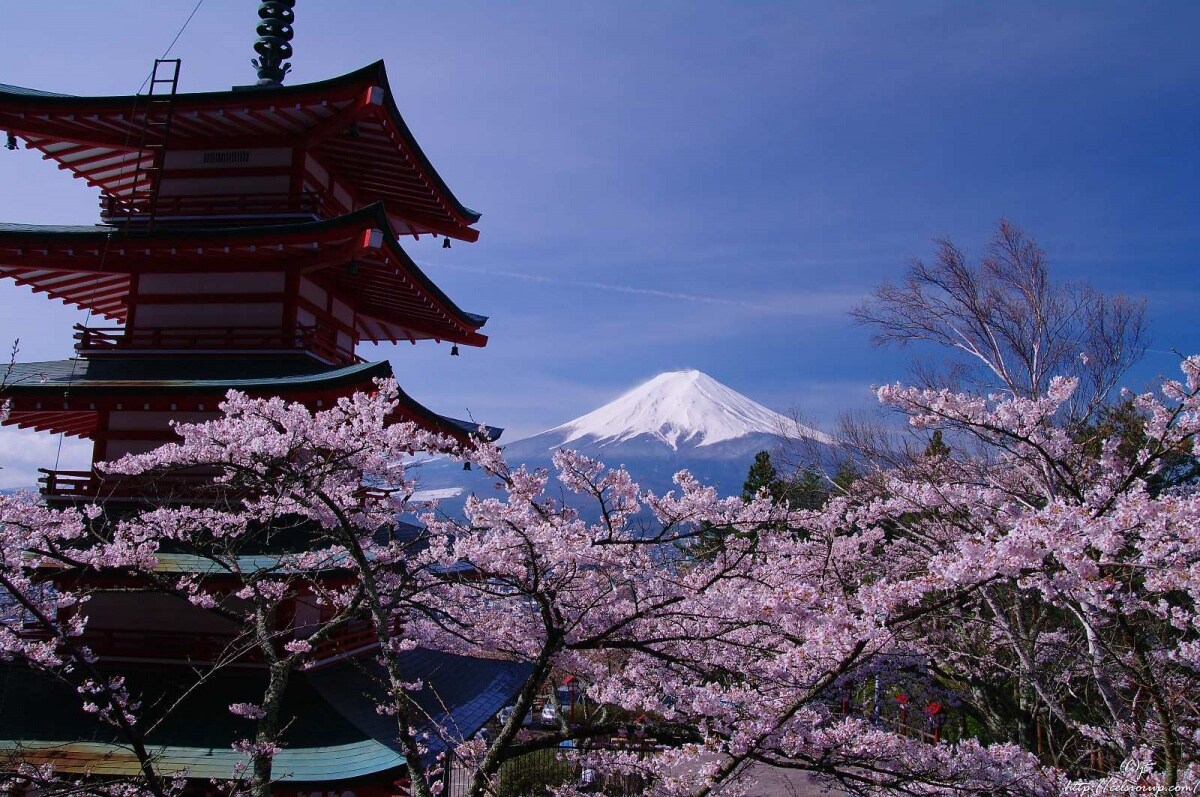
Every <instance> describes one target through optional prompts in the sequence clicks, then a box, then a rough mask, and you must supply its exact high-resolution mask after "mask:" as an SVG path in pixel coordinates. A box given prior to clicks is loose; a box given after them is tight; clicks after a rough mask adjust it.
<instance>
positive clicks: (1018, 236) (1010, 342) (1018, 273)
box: [852, 220, 1147, 423]
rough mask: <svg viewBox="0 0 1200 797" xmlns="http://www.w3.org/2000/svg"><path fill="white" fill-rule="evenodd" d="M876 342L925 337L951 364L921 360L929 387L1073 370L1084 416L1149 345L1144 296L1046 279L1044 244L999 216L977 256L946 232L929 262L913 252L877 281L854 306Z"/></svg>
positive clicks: (987, 383)
mask: <svg viewBox="0 0 1200 797" xmlns="http://www.w3.org/2000/svg"><path fill="white" fill-rule="evenodd" d="M852 316H853V317H854V318H855V320H857V321H858V322H859V323H861V324H865V325H868V326H871V327H873V328H874V330H875V334H874V337H873V341H874V343H875V344H876V345H888V344H898V345H901V346H905V345H909V344H914V343H916V344H921V343H930V344H934V345H935V346H938V347H942V348H944V349H946V350H949V351H950V352H952V353H953V355H952V357H951V360H950V362H949V367H948V368H944V369H943V368H937V367H929V366H919V365H918V366H917V367H916V368H915V369H914V370H915V374H914V375H915V376H916V378H917V379H918V381H920V382H922V383H924V384H925V385H927V386H930V387H954V388H956V389H960V390H961V389H969V390H972V391H973V392H974V391H976V390H978V391H981V392H1001V393H1007V394H1009V395H1012V396H1014V397H1022V398H1039V397H1042V396H1043V395H1045V391H1046V388H1047V386H1048V384H1049V381H1050V379H1051V378H1053V377H1055V376H1060V375H1070V376H1075V377H1078V378H1079V382H1080V384H1079V389H1078V390H1077V391H1076V394H1075V395H1076V398H1075V399H1074V401H1073V406H1072V407H1071V408H1070V416H1071V419H1072V420H1073V421H1074V422H1077V423H1083V422H1086V421H1088V420H1089V419H1090V418H1091V417H1092V416H1093V414H1094V413H1095V412H1096V410H1097V409H1098V408H1100V407H1101V406H1103V405H1104V404H1105V402H1106V401H1107V399H1108V398H1109V396H1110V394H1111V392H1112V390H1113V389H1114V388H1115V387H1116V385H1117V382H1118V380H1120V378H1121V377H1122V376H1123V375H1124V374H1125V372H1126V371H1128V369H1129V368H1130V366H1132V365H1133V364H1134V363H1135V362H1136V361H1137V360H1138V359H1139V358H1140V357H1141V356H1142V354H1143V352H1144V351H1145V347H1146V337H1147V331H1146V320H1145V302H1144V301H1139V300H1135V299H1130V298H1128V297H1125V296H1120V295H1117V296H1106V295H1105V294H1103V293H1100V292H1099V291H1096V290H1095V289H1093V288H1091V287H1090V286H1088V285H1086V284H1083V283H1065V282H1057V281H1054V280H1053V279H1051V277H1050V271H1049V267H1048V264H1047V262H1046V256H1045V253H1044V252H1043V251H1042V249H1041V248H1040V247H1038V245H1037V244H1036V243H1035V242H1034V241H1033V239H1032V238H1029V237H1027V236H1026V235H1025V233H1024V232H1023V231H1022V230H1021V228H1020V227H1017V226H1016V225H1014V224H1012V223H1011V222H1009V221H1008V220H1001V222H1000V224H999V226H998V228H997V230H996V234H995V235H994V236H993V238H992V240H991V242H990V244H989V245H988V248H987V253H986V254H985V255H984V256H983V257H982V258H980V259H979V261H978V263H977V264H972V263H970V262H969V260H968V258H967V255H966V253H965V252H964V251H963V250H962V249H960V248H959V247H957V246H956V245H954V244H953V243H952V242H951V241H949V240H945V239H942V240H939V241H938V242H937V249H936V252H935V254H934V258H933V261H932V262H930V263H926V262H924V261H921V260H914V261H913V263H912V264H911V266H910V267H909V270H908V274H907V275H906V277H905V279H904V282H902V283H901V284H899V285H895V284H892V283H884V284H883V285H880V286H879V287H878V288H877V289H876V290H875V293H874V295H873V296H872V298H871V299H869V300H867V301H866V302H864V303H863V304H862V305H860V306H859V307H857V308H856V309H855V310H853V311H852Z"/></svg>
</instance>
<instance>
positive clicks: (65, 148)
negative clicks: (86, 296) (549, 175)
mask: <svg viewBox="0 0 1200 797" xmlns="http://www.w3.org/2000/svg"><path fill="white" fill-rule="evenodd" d="M146 102H147V97H146V96H145V95H140V96H134V95H120V96H104V97H75V96H70V95H64V94H53V93H50V92H45V91H38V90H35V89H27V88H21V87H17V86H8V85H3V84H0V129H3V130H8V131H10V132H12V133H13V134H14V135H16V136H18V137H19V138H22V139H24V140H25V142H26V146H27V147H28V148H31V149H36V150H39V151H41V152H42V153H43V157H45V158H47V159H51V160H55V161H57V162H58V164H59V168H61V169H66V170H69V171H70V172H72V173H73V174H74V175H75V176H77V177H81V178H83V179H84V180H86V181H87V182H88V184H89V185H92V186H95V187H98V188H100V189H101V191H102V192H104V193H105V194H107V195H109V196H114V197H117V198H120V199H128V198H130V197H131V196H133V194H134V192H135V191H140V190H143V189H145V188H146V187H148V185H149V182H148V181H149V177H148V176H147V175H146V173H145V171H146V170H145V166H144V164H143V166H142V168H141V169H140V170H139V167H138V161H139V159H140V158H141V157H142V156H141V147H142V146H143V144H144V143H161V142H159V141H157V140H156V139H155V138H154V137H155V136H157V135H159V133H158V132H157V131H156V130H155V129H154V128H153V127H147V126H146V125H145V122H144V113H145V108H146ZM172 103H173V104H172V116H171V131H170V141H169V144H170V147H171V149H172V150H176V149H180V150H186V149H195V150H201V149H209V150H211V149H218V148H237V147H243V148H244V147H272V146H287V147H293V146H300V147H301V148H302V149H303V150H304V151H305V152H307V153H308V154H310V155H312V156H313V157H315V158H317V159H318V160H319V161H320V162H321V164H322V166H323V167H324V168H326V170H327V171H329V172H330V173H332V174H335V175H337V176H339V177H341V178H343V179H344V180H345V181H346V182H347V184H348V185H350V186H351V187H352V189H353V192H354V195H355V197H356V198H357V201H358V202H359V203H360V204H369V203H372V202H383V203H384V204H385V205H386V206H387V210H388V212H389V214H392V215H393V216H395V217H397V218H398V219H402V220H403V221H404V224H403V225H399V224H398V225H397V226H404V227H406V228H407V229H404V230H402V231H403V232H405V233H412V234H419V233H436V234H441V235H447V236H450V237H453V238H459V239H462V240H467V241H474V240H476V239H477V238H478V237H479V233H478V231H477V230H474V229H472V228H471V225H472V224H474V223H475V222H477V221H478V220H479V218H480V214H479V213H478V212H476V211H474V210H471V209H470V208H468V207H467V206H465V205H464V204H462V203H461V202H460V201H459V200H458V199H457V198H456V197H455V196H454V194H453V193H452V192H451V191H450V188H449V187H448V186H447V185H446V183H445V181H444V180H443V179H442V178H441V176H440V175H439V174H438V173H437V171H436V170H435V169H434V168H433V165H432V164H431V163H430V162H429V159H428V158H427V157H426V155H425V153H424V152H423V151H422V150H421V147H420V146H419V145H418V144H417V141H416V139H415V138H414V137H413V134H412V131H411V130H410V129H409V127H408V124H407V123H406V122H405V121H404V118H403V117H402V116H401V115H400V111H399V109H398V108H397V106H396V101H395V98H394V96H393V94H392V90H391V87H390V85H389V83H388V77H387V70H386V69H385V68H384V65H383V62H382V61H377V62H375V63H373V64H371V65H369V66H366V67H363V68H362V69H359V70H357V71H354V72H350V73H348V74H345V75H342V76H340V77H335V78H331V79H329V80H323V81H319V82H316V83H304V84H297V85H289V86H246V87H235V88H233V89H229V90H226V91H210V92H199V93H186V94H176V95H175V96H174V99H173V101H172ZM139 176H140V177H142V178H145V181H141V180H139V182H138V184H137V185H136V186H135V185H134V179H135V177H139Z"/></svg>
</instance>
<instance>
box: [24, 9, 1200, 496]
mask: <svg viewBox="0 0 1200 797" xmlns="http://www.w3.org/2000/svg"><path fill="white" fill-rule="evenodd" d="M194 4H195V3H194V0H157V2H154V3H148V2H132V1H124V2H122V1H119V0H106V2H103V3H96V2H68V3H64V4H59V5H57V6H55V13H54V14H51V12H50V11H49V10H48V8H47V7H44V6H40V5H39V4H33V3H24V4H12V5H11V7H6V8H5V9H4V23H3V31H2V33H0V44H2V45H3V46H0V82H3V83H13V84H18V85H24V86H31V87H37V88H42V89H46V90H51V91H60V92H65V93H72V94H128V93H132V92H133V91H135V90H136V89H137V88H138V86H139V84H140V83H141V82H142V79H143V78H144V76H145V74H146V72H147V70H148V68H149V66H150V64H151V62H152V61H153V59H154V57H155V56H156V55H158V54H160V53H161V52H162V50H163V49H164V48H166V46H167V45H168V44H169V43H170V41H171V39H172V37H174V35H175V33H176V31H177V30H178V29H179V26H180V25H181V24H182V23H183V21H184V19H186V17H187V15H188V14H189V13H190V12H191V10H192V8H193V6H194ZM255 8H256V5H255V4H254V3H253V2H250V0H205V2H204V3H203V5H202V6H201V8H200V10H199V12H198V13H197V14H196V16H195V18H194V19H193V20H192V22H191V24H190V26H189V27H188V28H187V30H186V31H185V33H184V34H183V36H182V37H181V38H180V39H179V41H178V43H177V44H176V45H175V48H174V50H173V52H172V55H176V56H180V57H182V58H183V72H182V82H181V90H183V91H201V90H212V89H221V88H225V87H228V86H230V85H233V84H245V83H249V82H252V80H253V72H252V69H251V67H250V66H249V63H248V61H249V59H250V57H252V55H253V52H252V49H251V46H252V43H253V40H254V25H255V22H256V18H255V13H254V9H255ZM1198 27H1200V6H1197V5H1196V4H1193V3H1166V2H1164V3H1155V4H1126V5H1115V4H1104V3H1097V2H1087V3H1036V4H1034V3H1008V4H1003V5H1002V4H994V3H987V4H985V3H933V2H925V3H907V4H900V3H752V2H736V3H735V2H725V3H715V2H660V3H634V2H621V3H615V2H614V3H603V2H602V3H591V4H586V5H584V4H573V3H572V4H566V3H549V2H547V3H515V2H513V3H508V2H506V3H494V2H463V3H423V4H422V3H396V2H316V0H300V2H299V3H298V7H297V22H296V30H297V35H296V39H295V41H294V44H295V47H296V54H295V57H294V58H293V59H292V60H293V65H294V69H293V72H292V74H291V75H290V76H289V77H288V82H289V83H297V82H306V81H310V80H319V79H323V78H327V77H331V76H334V75H338V74H342V73H344V72H347V71H350V70H351V69H354V68H357V67H359V66H362V65H364V64H366V63H369V62H371V61H374V60H376V59H379V58H382V59H384V60H386V61H387V64H388V70H389V74H390V76H391V81H392V86H393V89H394V91H395V93H396V95H397V100H398V103H399V105H400V108H401V111H402V113H403V114H404V115H405V118H406V119H407V121H408V123H409V124H410V126H411V127H412V128H413V130H414V132H415V134H416V135H417V137H418V139H419V140H420V142H421V144H422V146H423V147H424V148H425V150H426V152H427V153H428V154H429V156H430V158H431V159H432V161H433V162H434V163H435V164H436V166H437V168H438V169H439V171H440V172H441V174H442V176H443V177H444V178H445V179H446V181H447V182H448V183H449V184H450V186H451V187H452V188H453V190H454V191H455V193H456V194H457V195H458V196H459V198H460V199H462V200H463V201H464V202H465V203H466V204H468V205H470V206H472V207H474V208H476V209H477V210H480V211H482V212H483V220H482V221H481V222H480V224H479V225H478V226H479V229H480V231H481V237H480V240H479V242H478V243H476V244H474V245H466V244H456V245H455V246H454V248H453V249H450V250H443V249H441V248H439V247H437V246H436V245H435V244H433V243H432V242H423V243H421V244H420V245H416V246H410V245H409V244H406V246H407V247H408V248H409V250H410V252H411V253H412V254H413V256H414V257H415V258H417V260H418V261H419V262H421V263H422V264H423V265H425V266H426V268H427V270H428V272H429V273H430V274H431V276H433V277H434V278H435V279H436V280H437V281H438V282H439V283H440V284H441V285H442V286H443V287H444V288H445V289H446V290H447V292H448V293H449V294H450V295H451V296H452V297H454V298H455V299H456V300H457V301H458V303H459V304H460V306H462V307H464V308H466V309H468V310H472V311H475V312H480V313H484V314H487V315H490V316H491V317H492V320H491V321H490V322H489V324H488V326H487V328H486V331H487V332H489V334H490V335H491V337H492V339H491V342H490V344H489V345H488V346H487V348H485V349H482V350H476V349H466V348H465V349H463V356H462V357H457V358H453V359H451V358H450V357H449V356H448V354H449V352H448V347H445V346H437V345H434V344H426V345H421V346H416V347H409V346H405V347H401V348H397V347H390V346H389V347H380V348H379V349H377V350H373V347H368V349H367V351H365V352H363V353H364V354H365V355H366V356H368V357H372V358H375V357H381V356H388V357H390V358H391V359H392V361H393V363H394V365H395V369H396V372H397V375H398V376H399V378H400V380H401V383H402V384H403V385H404V386H405V387H406V388H407V389H409V390H410V392H411V393H412V394H413V395H414V396H415V397H416V398H418V400H420V401H422V402H424V403H426V404H427V405H429V406H431V407H432V408H434V409H436V410H438V411H441V412H445V413H448V414H457V415H460V416H462V415H465V414H467V413H468V411H469V412H470V414H471V415H473V416H474V417H475V418H476V419H478V420H482V421H486V422H488V423H493V424H497V425H502V426H507V427H508V428H509V432H508V436H509V437H510V439H515V438H516V437H519V436H522V435H525V434H529V433H533V432H535V431H537V430H539V429H541V428H545V427H548V426H552V425H555V424H557V423H560V422H562V421H564V420H567V419H568V418H571V417H573V416H575V415H578V414H581V413H582V412H585V411H587V410H589V409H592V408H594V407H595V406H597V405H599V404H600V403H602V402H604V401H606V400H608V399H610V398H612V397H614V396H615V395H616V394H618V393H619V392H621V391H622V390H624V389H625V388H628V387H630V386H631V385H633V384H635V383H637V382H639V381H641V380H643V379H646V378H649V377H650V376H652V375H654V374H656V373H658V372H660V371H663V370H667V369H673V368H680V367H695V368H699V369H701V370H704V371H706V372H708V373H709V374H710V375H712V376H713V377H715V378H716V379H718V380H720V381H722V382H725V383H726V384H729V385H730V386H732V387H734V388H735V389H737V390H739V391H741V392H743V393H745V394H747V395H749V396H750V397H752V398H754V399H756V400H758V401H760V402H762V403H764V404H766V405H768V406H770V407H772V408H774V409H778V410H781V411H786V410H788V409H789V408H793V407H795V408H798V409H799V410H800V411H801V412H802V413H803V414H804V415H805V416H806V417H808V418H809V419H810V420H813V421H816V422H817V423H818V424H822V423H824V424H828V423H830V422H832V420H833V418H834V416H835V415H836V413H837V412H838V411H839V410H840V409H842V408H845V407H847V406H857V405H861V404H863V403H864V402H866V401H868V400H869V396H868V394H867V389H868V387H869V386H870V385H871V384H873V383H879V382H883V381H888V380H891V379H895V378H898V377H900V376H901V375H902V374H903V364H904V360H905V356H904V354H903V353H902V352H900V353H898V352H895V351H888V350H885V351H879V350H874V349H872V348H871V346H870V343H869V340H868V338H869V334H868V332H867V331H866V330H864V329H861V328H858V327H855V326H854V325H853V324H851V323H850V322H849V320H848V319H847V317H846V310H847V309H848V308H849V307H851V306H852V305H853V304H855V303H856V302H857V301H858V300H859V299H860V298H861V297H863V296H864V295H865V294H866V293H867V292H868V291H869V290H870V289H871V288H872V287H873V286H874V285H875V284H876V283H878V282H879V281H881V280H883V279H888V278H898V277H899V276H900V275H901V274H902V273H903V269H904V266H905V263H906V262H907V261H908V260H909V259H910V258H912V257H917V256H926V255H928V254H929V253H930V251H931V249H932V246H931V240H932V239H934V238H936V237H939V236H949V237H951V238H953V239H954V240H955V241H957V242H958V243H960V244H961V245H963V246H965V247H966V248H967V249H968V250H972V251H976V252H977V251H979V250H980V249H981V248H982V246H983V244H984V243H985V242H986V240H987V238H988V236H989V235H990V233H991V231H992V229H993V228H994V225H995V222H996V220H997V219H999V218H1000V217H1001V216H1008V217H1010V218H1012V219H1013V220H1014V221H1016V222H1017V223H1018V224H1020V225H1022V226H1023V227H1025V229H1026V230H1027V231H1028V232H1030V233H1031V234H1032V235H1034V236H1035V237H1036V238H1037V239H1038V241H1039V242H1040V243H1041V244H1042V245H1043V246H1044V248H1045V249H1046V250H1047V251H1048V253H1049V255H1050V258H1051V260H1052V262H1053V263H1054V264H1055V269H1056V273H1057V274H1058V275H1059V276H1061V277H1064V278H1069V279H1086V280H1089V281H1091V282H1092V283H1093V284H1094V285H1095V286H1097V287H1099V288H1101V289H1104V290H1107V291H1114V292H1127V293H1131V294H1134V295H1138V296H1144V297H1145V298H1147V299H1148V300H1149V309H1150V314H1151V317H1152V320H1153V333H1154V344H1153V348H1154V350H1153V351H1151V352H1150V353H1149V354H1148V356H1147V359H1146V361H1145V363H1144V364H1143V365H1142V367H1141V368H1140V369H1139V370H1138V371H1137V372H1136V373H1135V374H1134V375H1133V376H1132V380H1131V381H1132V382H1133V383H1134V384H1135V386H1141V385H1143V384H1144V383H1145V382H1146V381H1147V380H1149V379H1151V378H1152V377H1153V376H1154V375H1155V374H1158V373H1164V372H1172V373H1173V372H1174V369H1175V364H1174V357H1173V355H1171V354H1169V351H1168V350H1170V349H1172V348H1177V349H1180V350H1183V351H1187V352H1194V351H1200V330H1198V329H1197V324H1196V314H1195V311H1194V309H1193V308H1194V307H1195V306H1196V303H1197V298H1198V295H1200V277H1198V276H1197V269H1196V265H1197V261H1198V260H1200V214H1198V213H1197V210H1198V209H1200V202H1198V200H1200V172H1198V169H1200V148H1198V147H1197V130H1200V50H1197V48H1195V46H1194V32H1195V30H1197V29H1198ZM0 188H3V190H0V219H4V220H8V221H22V222H30V223H90V222H92V221H94V220H95V219H96V216H97V206H96V192H95V190H94V189H90V188H88V187H87V186H86V185H84V184H82V183H81V182H79V181H76V180H72V179H71V178H70V177H69V175H68V174H67V173H65V172H61V171H58V170H56V169H55V168H54V167H53V165H52V164H50V163H47V162H45V161H42V160H41V159H40V158H38V157H37V156H36V155H35V154H34V153H32V152H26V151H21V152H16V153H13V152H7V151H0ZM0 290H2V291H3V293H2V294H0V295H2V297H3V307H4V312H3V314H2V316H0V341H8V340H10V339H12V338H14V337H17V336H20V338H21V339H22V349H23V358H24V359H50V358H57V357H62V356H66V355H67V354H68V352H69V346H70V342H71V339H70V327H71V324H72V323H73V322H74V321H75V320H76V319H77V317H79V314H77V313H76V312H75V311H73V310H70V309H67V308H63V307H62V306H61V305H58V304H57V303H54V302H51V301H49V300H47V299H45V298H44V297H35V296H33V295H31V294H29V293H28V291H26V290H25V289H23V288H17V287H15V286H13V285H12V284H11V283H6V284H4V285H3V286H0ZM23 440H24V439H23V438H18V437H15V436H14V434H13V433H12V432H5V433H4V434H3V436H0V457H5V458H8V459H9V460H10V462H12V461H14V458H15V459H16V461H17V465H16V466H15V467H17V468H18V469H19V468H20V467H21V465H20V462H25V461H27V460H28V461H32V460H31V458H33V457H35V456H37V457H43V458H44V456H45V453H46V452H45V451H42V450H40V449H38V448H34V447H31V445H30V444H28V443H26V442H18V441H23ZM54 444H55V443H54V441H44V442H42V443H40V445H42V446H50V448H51V451H50V454H51V456H52V455H53V445H54ZM68 448H70V447H69V446H68ZM12 467H14V466H10V470H12ZM0 481H3V479H0Z"/></svg>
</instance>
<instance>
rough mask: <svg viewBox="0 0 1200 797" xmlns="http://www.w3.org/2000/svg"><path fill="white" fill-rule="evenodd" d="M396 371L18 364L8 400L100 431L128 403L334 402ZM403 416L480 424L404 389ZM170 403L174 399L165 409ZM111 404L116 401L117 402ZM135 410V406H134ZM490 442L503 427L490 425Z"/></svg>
mask: <svg viewBox="0 0 1200 797" xmlns="http://www.w3.org/2000/svg"><path fill="white" fill-rule="evenodd" d="M391 375H392V366H391V363H389V362H388V361H386V360H383V361H380V362H374V363H368V362H363V363H355V364H353V365H344V366H334V365H327V364H325V363H321V362H318V361H316V360H313V359H312V358H309V357H303V356H292V357H288V356H244V357H204V358H199V357H194V358H187V359H181V358H176V357H119V358H117V357H113V358H97V359H74V360H54V361H50V362H33V363H16V364H14V365H13V366H12V368H11V370H10V371H9V373H8V379H7V382H6V384H5V387H4V391H5V398H8V399H10V400H11V402H12V407H11V413H10V415H9V418H8V420H7V421H5V423H6V424H10V425H16V426H18V427H21V428H33V429H37V430H39V431H55V432H63V433H65V434H70V435H78V436H81V437H91V436H92V435H94V434H95V431H96V424H97V421H98V412H99V410H100V409H101V408H102V405H103V407H105V408H112V406H115V402H116V401H117V400H118V399H123V400H125V401H132V400H141V399H151V400H154V399H157V402H153V403H152V404H151V405H150V407H151V408H153V409H156V410H157V409H162V410H167V411H176V412H186V411H195V407H191V406H189V403H188V402H189V400H191V399H196V398H209V399H210V401H209V404H208V407H209V411H212V410H215V409H216V402H218V401H219V400H220V398H221V397H223V396H224V395H225V394H226V393H227V392H229V391H230V390H240V391H242V392H245V393H248V394H250V395H256V396H275V395H278V396H282V397H284V398H286V399H292V400H304V399H309V400H311V399H314V398H317V397H324V398H325V399H326V400H328V401H330V402H332V401H333V400H335V399H336V398H337V397H338V396H341V395H347V394H348V393H349V392H351V391H353V390H356V389H357V390H371V389H373V387H372V385H373V383H372V380H373V379H377V378H386V377H390V376H391ZM397 391H398V399H399V406H398V408H397V411H396V416H397V418H396V419H397V420H402V421H403V420H411V421H414V422H415V423H417V424H418V425H420V426H423V427H424V428H427V429H433V430H435V431H438V432H441V433H443V434H450V435H453V436H455V437H458V438H465V437H468V436H470V435H472V434H477V433H478V431H479V428H480V427H479V425H478V424H475V423H472V422H470V421H463V420H459V419H457V418H450V417H448V416H444V415H438V414H437V413H436V412H434V411H433V410H431V409H429V408H428V407H425V406H424V405H422V404H420V403H418V402H417V401H416V400H415V399H413V398H412V397H411V396H409V395H408V394H407V393H405V392H404V391H403V390H400V389H399V388H397ZM168 400H169V404H167V405H166V406H163V407H159V406H158V404H162V403H164V402H167V401H168ZM110 405H111V406H110ZM131 408H132V406H131ZM483 428H484V430H485V433H486V435H487V436H488V438H489V439H492V440H494V439H496V438H498V437H499V436H500V434H501V432H502V431H503V430H501V429H498V428H495V427H483Z"/></svg>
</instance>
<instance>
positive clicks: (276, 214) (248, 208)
mask: <svg viewBox="0 0 1200 797" xmlns="http://www.w3.org/2000/svg"><path fill="white" fill-rule="evenodd" d="M149 209H150V201H149V199H148V198H146V197H144V196H143V197H139V198H138V199H137V200H133V201H131V200H129V199H127V198H124V197H115V196H102V197H101V198H100V218H101V219H102V220H103V221H105V222H107V223H109V224H121V223H124V222H130V223H134V224H142V223H145V222H147V221H150V220H151V219H150V217H149ZM343 212H344V209H342V208H339V207H337V206H335V205H334V204H332V203H331V202H330V201H329V195H328V194H327V193H326V192H320V193H317V192H303V193H300V194H261V193H254V194H192V195H185V196H162V195H159V197H158V199H157V200H156V201H155V203H154V219H153V220H154V221H159V220H169V221H188V220H197V221H203V220H207V219H214V218H219V219H227V220H228V219H244V220H247V221H253V220H254V219H256V218H264V219H278V218H298V217H300V218H315V219H324V218H330V217H332V216H336V215H339V214H340V213H343Z"/></svg>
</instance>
